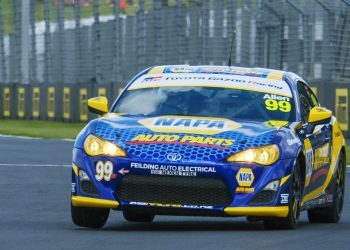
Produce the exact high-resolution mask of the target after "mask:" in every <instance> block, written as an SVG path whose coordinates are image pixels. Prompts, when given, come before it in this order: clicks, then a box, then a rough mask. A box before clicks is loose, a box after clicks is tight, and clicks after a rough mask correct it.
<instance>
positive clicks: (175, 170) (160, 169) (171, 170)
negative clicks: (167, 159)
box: [130, 162, 216, 176]
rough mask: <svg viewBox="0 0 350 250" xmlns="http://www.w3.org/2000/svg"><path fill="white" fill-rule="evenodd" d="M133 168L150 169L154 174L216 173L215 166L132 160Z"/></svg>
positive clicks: (188, 174) (191, 174)
mask: <svg viewBox="0 0 350 250" xmlns="http://www.w3.org/2000/svg"><path fill="white" fill-rule="evenodd" d="M130 167H131V168H133V169H145V170H150V171H151V174H153V175H176V176H197V174H198V173H216V169H215V168H214V167H201V166H174V165H165V164H152V163H137V162H131V163H130Z"/></svg>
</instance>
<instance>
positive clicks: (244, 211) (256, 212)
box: [224, 206, 289, 218]
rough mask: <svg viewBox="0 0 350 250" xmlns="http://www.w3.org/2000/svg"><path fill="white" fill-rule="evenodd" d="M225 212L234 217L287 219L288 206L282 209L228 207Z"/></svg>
mask: <svg viewBox="0 0 350 250" xmlns="http://www.w3.org/2000/svg"><path fill="white" fill-rule="evenodd" d="M224 212H225V213H226V214H228V215H232V216H263V217H265V216H267V217H281V218H284V217H287V215H288V212H289V208H288V206H281V207H227V208H225V209H224Z"/></svg>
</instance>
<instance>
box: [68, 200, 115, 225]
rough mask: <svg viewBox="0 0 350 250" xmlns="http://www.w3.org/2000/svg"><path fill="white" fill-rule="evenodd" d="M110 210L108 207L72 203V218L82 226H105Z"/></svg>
mask: <svg viewBox="0 0 350 250" xmlns="http://www.w3.org/2000/svg"><path fill="white" fill-rule="evenodd" d="M109 210H110V209H108V208H92V207H74V206H73V205H72V204H71V215H72V220H73V222H74V224H75V225H77V226H80V227H89V228H101V227H103V226H104V224H106V221H107V219H108V215H109Z"/></svg>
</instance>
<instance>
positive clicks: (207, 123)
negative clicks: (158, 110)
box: [138, 116, 241, 141]
mask: <svg viewBox="0 0 350 250" xmlns="http://www.w3.org/2000/svg"><path fill="white" fill-rule="evenodd" d="M138 122H139V123H140V124H142V125H143V126H145V127H146V128H148V129H150V130H152V131H154V132H165V133H169V132H174V133H192V134H207V135H214V134H218V133H222V132H225V131H229V130H234V129H237V128H240V127H241V125H240V124H239V123H237V122H234V121H231V120H229V119H225V118H206V117H191V116H188V117H187V116H158V117H152V118H146V119H142V120H139V121H138ZM175 140H176V139H174V141H175Z"/></svg>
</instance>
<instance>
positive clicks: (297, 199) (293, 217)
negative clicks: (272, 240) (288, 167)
mask: <svg viewBox="0 0 350 250" xmlns="http://www.w3.org/2000/svg"><path fill="white" fill-rule="evenodd" d="M302 190H303V186H302V179H301V169H300V164H299V162H296V164H295V166H294V170H293V174H292V188H291V190H290V193H289V199H290V201H289V212H288V216H287V217H286V218H273V219H268V220H264V228H265V229H268V230H273V229H294V228H295V227H296V225H297V224H298V221H299V216H300V204H301V196H302Z"/></svg>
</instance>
